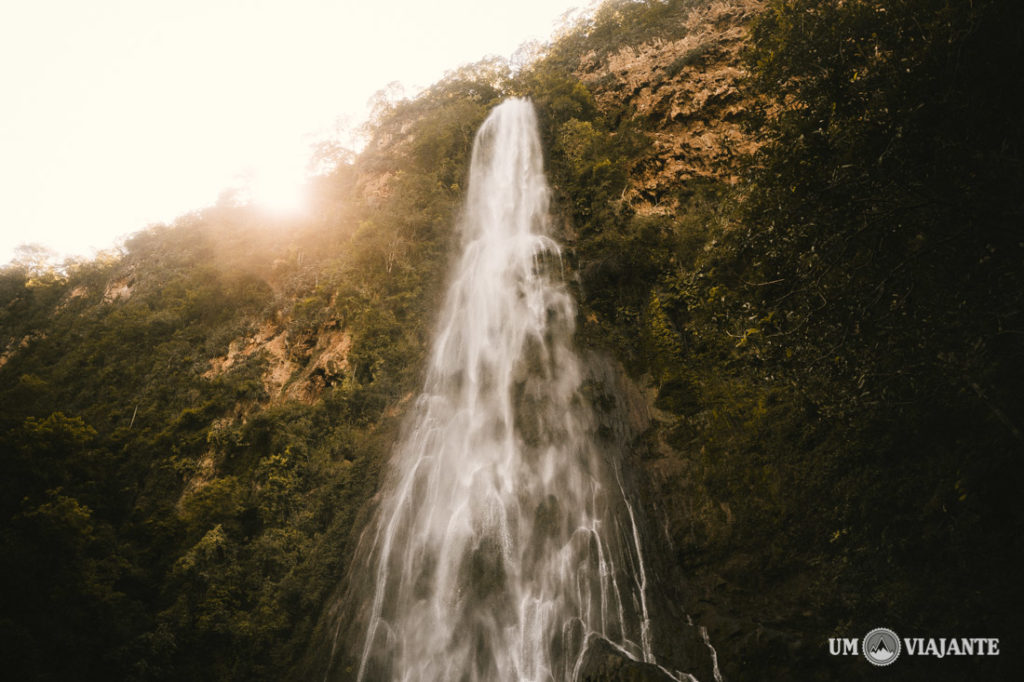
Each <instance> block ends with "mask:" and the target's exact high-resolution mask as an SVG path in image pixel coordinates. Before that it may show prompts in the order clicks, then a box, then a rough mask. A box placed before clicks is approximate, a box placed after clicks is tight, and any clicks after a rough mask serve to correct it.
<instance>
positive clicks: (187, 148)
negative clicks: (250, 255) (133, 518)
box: [0, 0, 587, 264]
mask: <svg viewBox="0 0 1024 682" xmlns="http://www.w3.org/2000/svg"><path fill="white" fill-rule="evenodd" d="M586 4H587V0H517V1H516V2H504V3H497V2H488V1H486V0H434V1H433V2H423V0H419V1H407V0H389V1H385V2H372V1H369V0H363V1H361V2H357V1H353V0H248V1H242V0H161V1H160V2H154V1H152V0H124V1H119V0H89V1H88V2H81V1H80V0H36V1H34V2H15V1H14V0H9V1H5V2H4V3H2V4H0V264H3V263H7V262H9V261H10V260H11V258H12V257H13V256H14V253H15V251H14V249H15V247H16V246H17V245H19V244H27V243H36V244H41V245H43V246H46V247H48V248H50V249H53V250H54V251H55V252H56V253H57V254H58V257H59V258H61V259H62V258H64V257H68V256H79V257H81V256H84V257H92V256H93V255H95V253H96V252H97V251H101V250H105V249H109V248H112V247H114V246H115V245H116V244H117V242H118V240H119V239H123V238H124V237H125V236H127V235H128V234H130V233H132V232H135V231H137V230H139V229H142V228H144V227H145V226H146V225H148V224H152V223H158V222H168V221H171V220H173V219H174V218H175V217H176V216H179V215H182V214H184V213H187V212H188V211H190V210H194V209H198V208H202V207H204V206H208V205H211V204H212V203H214V202H215V201H216V199H217V197H218V196H219V195H220V193H221V192H222V191H223V190H225V189H228V188H230V187H232V186H237V185H238V183H239V179H240V178H247V182H248V183H249V187H250V195H251V196H252V197H253V200H254V201H257V202H260V203H262V204H264V205H266V206H267V207H268V208H271V209H275V210H281V211H285V210H293V209H294V208H295V203H296V201H297V198H296V197H297V196H298V193H297V191H296V190H297V187H298V186H299V185H300V184H301V179H302V177H303V173H304V171H305V167H306V161H307V159H308V157H309V145H310V144H311V143H312V142H313V141H314V140H315V139H318V138H320V137H323V136H325V135H338V134H346V131H351V130H355V129H357V128H358V126H359V124H360V123H362V122H363V121H364V120H365V117H366V115H367V113H368V108H367V103H368V101H369V100H370V99H371V98H372V97H373V95H374V93H376V92H377V91H379V90H381V89H384V88H386V87H387V86H388V85H389V84H390V83H393V82H398V83H401V84H402V86H403V87H404V92H406V93H407V94H414V93H415V92H416V91H417V89H418V88H422V87H426V86H428V85H430V84H431V83H433V82H435V81H436V80H438V79H439V78H441V77H442V76H443V75H444V73H445V71H448V70H451V69H454V68H457V67H458V66H460V65H462V64H466V63H471V62H475V61H477V60H479V59H481V58H483V57H485V56H488V55H501V56H506V57H508V56H510V55H512V54H513V53H514V52H515V51H516V49H517V48H518V47H519V46H520V45H522V44H523V43H525V42H527V41H530V40H540V41H544V40H547V39H548V38H549V37H550V36H551V34H552V33H553V31H554V30H555V29H556V28H557V27H558V25H559V24H560V22H561V19H562V17H563V15H565V13H566V12H567V11H569V10H570V9H573V8H575V7H578V6H584V5H586Z"/></svg>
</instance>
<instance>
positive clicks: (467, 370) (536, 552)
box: [325, 99, 719, 682]
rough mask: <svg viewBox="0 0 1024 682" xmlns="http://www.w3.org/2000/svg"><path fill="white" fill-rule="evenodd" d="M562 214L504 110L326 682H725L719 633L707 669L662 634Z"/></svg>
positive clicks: (506, 106) (361, 551)
mask: <svg viewBox="0 0 1024 682" xmlns="http://www.w3.org/2000/svg"><path fill="white" fill-rule="evenodd" d="M549 201H550V191H549V188H548V186H547V182H546V179H545V176H544V168H543V154H542V149H541V144H540V138H539V134H538V129H537V120H536V115H535V113H534V110H533V106H532V105H531V104H530V103H529V102H527V101H523V100H517V99H512V100H507V101H505V102H504V103H502V104H501V105H499V106H498V107H496V108H495V109H494V110H493V111H492V113H491V114H490V116H489V117H488V118H487V120H486V121H485V122H484V124H483V126H482V127H481V129H480V130H479V132H478V133H477V136H476V140H475V142H474V147H473V153H472V161H471V167H470V181H469V186H468V197H467V200H466V206H465V209H464V213H463V216H462V218H461V221H460V225H459V228H460V230H461V236H462V249H463V251H462V254H461V257H460V258H459V260H458V262H457V264H456V265H455V270H454V273H453V276H452V279H451V284H450V288H449V290H448V293H447V297H446V300H445V303H444V307H443V309H442V312H441V317H440V322H439V325H438V329H437V332H436V337H435V339H434V345H433V349H432V354H431V356H430V359H429V366H428V369H427V377H426V382H425V386H424V389H423V393H422V395H421V396H420V397H419V399H418V400H417V402H416V404H415V406H414V407H413V408H412V414H411V415H410V416H409V417H408V421H407V423H406V427H405V431H404V433H403V436H402V438H401V440H400V442H399V443H398V445H397V447H396V450H395V452H394V454H393V456H392V462H391V471H390V474H389V475H388V477H387V479H386V482H385V484H384V488H383V490H382V491H381V494H380V495H379V496H378V498H379V502H378V506H377V508H376V510H375V511H374V516H373V519H372V520H371V521H370V524H369V526H368V528H367V530H366V531H365V532H364V534H363V537H362V539H361V541H360V544H359V548H358V549H357V552H356V556H355V559H354V562H353V565H352V566H351V567H350V569H349V574H348V578H347V580H348V589H347V596H346V597H344V598H343V599H342V600H341V601H340V603H339V604H338V605H337V606H336V608H335V614H334V618H335V619H336V624H335V625H334V626H333V628H332V630H333V636H332V639H331V642H330V650H331V651H330V660H329V661H328V663H327V672H326V677H325V679H356V680H465V681H467V682H468V681H476V680H480V681H499V680H510V681H511V680H536V681H541V680H575V679H580V678H581V676H582V675H584V674H586V673H585V672H584V668H585V667H586V666H588V665H591V664H592V662H591V663H588V656H590V657H591V658H592V656H591V654H592V653H593V652H595V651H601V652H605V655H606V657H607V654H609V653H610V655H611V656H612V658H615V659H618V660H619V661H620V662H621V663H622V664H625V665H627V666H633V667H634V668H636V669H637V670H638V671H640V670H642V671H645V673H646V675H647V676H645V677H642V679H665V680H668V679H675V680H684V679H695V678H694V677H693V676H692V675H691V674H689V673H688V672H682V671H681V668H684V667H689V670H690V671H700V670H703V671H707V672H708V676H709V677H710V676H713V677H714V678H719V675H718V673H717V666H716V665H714V655H713V649H711V647H710V645H709V644H707V642H706V634H704V633H703V632H702V633H701V634H704V643H703V644H702V645H700V646H699V647H696V648H697V649H700V650H701V651H700V653H699V654H698V655H699V656H701V657H702V659H703V660H702V661H700V662H698V661H695V660H689V661H688V660H687V656H686V654H685V652H684V651H683V650H684V649H686V648H689V649H690V650H691V652H692V651H693V650H694V649H695V647H693V646H690V647H685V646H682V645H679V646H676V644H675V643H672V642H668V641H667V640H666V641H663V638H659V636H658V634H657V633H656V629H657V628H656V624H655V622H654V618H652V610H653V609H655V608H656V607H655V606H654V605H652V595H651V592H652V588H651V585H650V583H651V581H652V575H651V568H650V566H649V564H648V563H646V562H645V556H644V553H643V549H642V546H641V544H642V543H641V539H642V537H643V531H642V527H643V523H642V519H640V517H639V512H638V510H637V509H636V508H635V507H634V505H633V504H632V503H631V501H630V496H629V494H628V492H629V490H630V488H631V485H630V483H629V481H628V477H624V475H623V470H622V467H621V457H622V452H621V451H622V450H623V449H624V447H625V444H626V443H627V442H628V440H629V435H630V434H629V433H628V427H627V426H626V424H625V423H624V419H623V418H622V417H621V415H616V414H614V412H615V411H614V410H611V411H609V410H607V409H606V410H604V411H601V410H600V409H598V408H597V407H595V403H596V402H600V400H599V396H598V394H599V393H600V392H601V391H602V390H607V386H605V387H604V388H603V389H602V388H601V387H600V384H602V383H603V384H609V383H614V379H612V378H609V372H608V371H607V367H603V366H602V365H601V363H598V362H584V361H583V360H582V359H581V357H580V356H579V355H578V354H577V353H576V351H575V350H574V348H573V336H574V326H575V319H576V306H575V303H574V301H573V299H572V297H571V295H570V293H569V291H568V289H567V287H566V286H565V284H564V283H563V281H562V270H563V263H562V254H561V251H560V247H559V245H558V244H557V243H556V242H555V241H554V240H553V239H552V238H551V236H550V231H551V230H550V228H551V225H550V218H549ZM602 374H603V375H604V376H603V378H602V377H601V376H599V375H602ZM595 396H597V397H595ZM606 402H607V401H606ZM684 617H685V616H684ZM689 629H690V630H691V631H696V630H695V629H694V628H693V627H692V624H691V625H690V626H689ZM674 631H675V632H678V631H679V628H678V624H677V626H676V628H675V630H674ZM691 635H692V632H691ZM691 639H692V636H691ZM656 641H658V645H657V646H656ZM656 649H666V650H670V651H671V650H674V651H677V652H680V653H677V654H676V655H675V656H673V657H672V658H673V660H672V663H668V662H667V661H665V660H663V659H664V657H663V656H662V654H661V652H660V651H658V652H657V654H656ZM689 658H690V659H693V658H697V656H693V655H691V656H690V657H689ZM339 659H345V660H346V661H348V665H346V664H339V663H338V660H339ZM637 679H641V678H639V677H638V678H637Z"/></svg>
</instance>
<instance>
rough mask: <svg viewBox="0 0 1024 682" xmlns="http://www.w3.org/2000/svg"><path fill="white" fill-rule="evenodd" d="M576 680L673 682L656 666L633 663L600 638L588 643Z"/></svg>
mask: <svg viewBox="0 0 1024 682" xmlns="http://www.w3.org/2000/svg"><path fill="white" fill-rule="evenodd" d="M578 679H580V680H583V681H584V682H673V680H672V677H670V676H669V675H667V674H666V673H665V672H664V671H662V670H661V668H659V667H658V666H656V665H652V664H650V663H643V662H641V661H634V660H633V659H631V658H629V656H627V655H626V654H624V653H623V652H622V651H620V650H619V649H618V648H617V647H615V646H614V645H613V644H612V643H611V642H609V641H608V640H606V639H604V638H602V637H592V638H591V640H590V642H588V644H587V650H586V652H584V654H583V664H582V666H581V667H580V675H579V678H578Z"/></svg>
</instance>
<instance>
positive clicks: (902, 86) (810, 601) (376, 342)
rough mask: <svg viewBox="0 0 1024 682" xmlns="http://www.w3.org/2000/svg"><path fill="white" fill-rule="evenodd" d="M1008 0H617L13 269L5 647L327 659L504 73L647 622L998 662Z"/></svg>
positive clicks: (72, 675)
mask: <svg viewBox="0 0 1024 682" xmlns="http://www.w3.org/2000/svg"><path fill="white" fill-rule="evenodd" d="M1022 15H1024V9H1022V8H1021V6H1020V5H1019V4H1018V3H1010V2H1004V1H1002V0H982V1H980V2H974V3H948V2H946V1H945V0H919V1H917V2H905V1H900V0H858V1H857V2H843V1H842V0H829V1H827V2H818V1H812V0H766V1H762V0H713V1H710V2H709V1H697V0H667V1H665V2H661V1H658V0H649V1H646V2H629V1H627V0H612V1H611V2H608V3H606V4H605V5H603V6H602V7H600V8H599V9H597V10H596V11H595V12H594V13H593V14H592V15H590V16H587V17H584V18H582V19H580V20H579V21H578V22H577V23H576V24H574V25H571V26H567V27H565V28H564V29H563V31H562V32H561V33H560V34H559V35H557V36H556V37H555V38H554V39H553V40H552V42H551V43H550V44H549V45H547V46H544V48H543V49H541V50H540V51H539V52H538V54H536V55H535V57H534V58H533V61H532V62H530V63H529V64H528V65H527V66H525V67H523V68H521V69H520V70H517V71H514V70H512V68H511V67H510V66H509V65H508V64H506V63H504V62H502V61H500V60H486V61H483V62H480V63H478V64H474V65H469V66H465V67H462V68H460V69H458V70H455V71H453V72H452V73H450V74H449V75H448V76H447V77H446V78H445V79H444V80H442V81H440V82H439V83H437V84H435V85H434V86H432V87H431V88H429V89H428V90H426V91H425V92H424V93H422V94H421V95H419V96H418V97H416V98H415V99H412V100H403V101H397V102H396V101H388V100H386V99H384V98H382V100H381V102H380V106H379V107H378V109H377V111H376V114H375V116H374V119H373V120H372V121H371V122H370V124H369V127H368V133H369V139H370V142H369V144H368V146H367V147H366V149H365V150H364V151H363V152H361V153H360V154H358V155H353V154H351V153H349V152H347V151H346V150H341V149H336V148H333V147H331V146H329V145H326V146H325V147H324V148H323V149H322V150H321V154H320V157H319V158H318V159H316V162H317V166H318V168H320V169H321V173H320V174H319V175H317V176H316V177H315V178H313V179H312V180H311V182H310V186H309V201H310V205H311V206H312V207H313V208H312V210H311V211H310V213H309V216H308V217H305V218H295V219H290V220H287V221H286V220H282V219H281V218H277V217H274V216H272V215H269V214H264V213H261V212H260V211H259V210H257V209H255V208H253V207H250V206H246V205H243V204H241V203H240V202H238V201H237V200H236V198H235V197H232V196H230V195H225V196H224V197H223V198H222V200H221V201H220V202H219V203H218V204H217V205H216V206H212V207H209V208H207V209H204V210H201V211H198V212H196V213H194V214H191V215H187V216H183V217H181V218H180V219H178V220H177V221H175V222H174V223H173V224H171V225H165V226H156V227H151V228H149V229H147V230H144V231H141V232H139V233H137V234H136V235H134V236H133V237H131V238H130V239H129V240H128V241H127V242H126V244H125V246H124V249H123V250H122V251H121V252H119V253H116V254H111V255H108V256H103V257H100V258H97V259H95V260H92V261H81V262H72V263H66V264H64V265H63V266H61V267H52V266H45V265H40V264H38V263H32V262H28V261H26V262H22V263H14V264H11V265H9V266H7V267H5V268H4V269H3V270H2V271H0V467H2V470H0V486H2V487H3V492H2V495H0V576H2V582H3V585H4V590H3V596H2V600H0V641H2V642H3V644H2V645H0V646H2V647H3V649H4V655H3V660H4V661H5V670H6V672H7V674H8V676H9V677H10V678H11V679H38V680H49V679H104V680H106V679H125V680H163V679H168V680H171V679H173V680H179V679H195V680H204V679H209V680H236V679H237V680H264V679H265V680H280V679H305V678H306V677H307V674H308V673H309V671H313V670H317V671H318V670H320V669H322V665H323V661H324V658H325V657H327V656H328V654H327V653H326V652H325V651H324V650H323V642H324V641H325V637H326V635H325V631H326V630H327V629H329V624H330V622H331V617H332V616H331V613H330V610H331V606H332V604H333V603H334V600H335V598H336V596H337V594H338V593H339V592H340V591H343V590H344V587H345V578H346V576H345V572H346V570H347V567H348V565H349V561H350V558H351V555H352V552H353V549H354V546H355V543H356V542H357V539H358V536H359V533H360V531H361V530H362V528H363V526H364V524H365V523H366V518H367V514H368V511H367V510H368V508H369V506H370V505H371V503H372V498H373V495H374V494H375V492H376V491H377V489H378V485H379V478H380V473H381V472H382V471H383V469H384V467H385V466H386V463H387V461H388V456H389V454H390V451H391V447H392V446H393V444H394V441H395V439H396V437H397V434H398V432H399V429H400V425H401V423H402V417H403V415H404V414H405V412H406V410H407V408H408V406H409V404H410V401H411V400H412V399H413V397H414V395H415V394H416V392H417V391H418V390H419V389H420V387H421V385H422V382H423V376H422V374H423V367H424V361H425V356H426V352H427V350H428V347H429V343H430V336H431V330H432V329H433V327H434V323H435V317H436V315H437V314H438V307H439V303H440V295H441V291H442V289H443V287H444V285H445V283H446V277H447V272H448V268H449V265H450V263H451V260H452V258H453V256H454V254H455V251H456V248H457V246H458V244H457V242H456V238H455V236H454V232H453V226H454V224H455V222H456V219H457V217H458V214H459V207H460V202H461V200H462V198H463V196H464V189H465V183H466V175H467V164H468V154H469V149H470V145H471V143H472V140H473V135H474V134H475V132H476V130H477V128H478V127H479V125H480V123H481V122H482V121H483V119H484V117H485V116H486V114H487V112H488V111H489V110H490V109H491V108H492V107H493V106H494V105H495V104H497V103H498V102H500V101H501V100H502V99H504V98H505V97H508V96H526V97H529V98H530V99H532V100H533V102H534V103H535V105H536V107H537V110H538V114H539V117H540V120H541V126H542V131H541V132H542V137H543V142H544V146H545V149H546V152H547V172H548V176H549V180H550V183H551V185H552V187H553V190H554V202H553V206H554V209H555V214H556V221H557V224H558V225H559V231H560V235H559V238H560V240H561V241H562V242H563V243H564V244H565V246H566V261H565V270H566V279H567V281H569V282H570V284H571V286H572V288H573V290H574V292H575V294H576V296H577V298H578V301H579V304H580V320H579V325H578V329H579V331H578V334H577V342H578V344H579V346H580V347H581V348H583V349H584V350H585V352H586V353H587V355H588V357H590V358H592V359H593V365H594V367H600V368H603V369H602V370H601V371H604V372H606V373H607V374H608V375H609V376H610V377H611V378H609V379H608V383H609V384H614V385H616V386H617V387H618V389H617V391H616V392H615V395H613V396H605V397H604V398H606V399H607V400H609V401H612V402H617V405H616V406H614V408H612V407H610V408H608V409H618V410H620V411H622V412H623V413H625V414H627V415H628V418H629V423H630V431H631V437H632V438H633V443H632V447H631V449H630V454H629V457H628V458H627V461H626V462H625V466H626V467H628V469H629V472H630V474H629V475H630V478H631V479H632V480H633V482H634V483H635V487H636V490H637V495H638V499H639V501H640V505H641V507H642V514H643V517H644V519H645V525H646V535H647V540H648V546H649V548H650V553H651V554H652V555H653V558H652V561H653V562H654V563H655V565H656V569H657V570H656V573H657V576H656V578H657V581H658V582H659V584H660V585H661V589H662V590H663V601H664V606H663V611H664V613H663V614H662V615H663V618H664V620H665V623H664V627H665V628H666V629H667V630H671V629H672V627H673V626H672V625H671V622H672V621H673V620H674V621H675V622H677V623H678V622H681V620H683V619H685V618H686V616H687V615H688V616H689V617H691V618H692V619H693V621H694V622H695V623H697V624H699V625H701V626H704V627H706V628H707V632H708V635H709V638H710V641H711V642H712V643H713V645H714V646H715V648H716V650H717V653H718V660H719V664H720V666H721V672H722V675H723V677H724V679H726V680H731V681H733V680H748V679H749V680H758V679H765V678H767V679H775V680H808V679H817V680H833V679H844V680H845V679H849V680H856V679H862V678H863V677H864V676H865V675H866V674H867V673H865V670H868V669H870V666H869V665H868V664H867V663H866V662H865V661H864V660H862V659H860V658H859V657H858V658H856V659H853V658H846V657H833V656H830V655H829V654H828V649H827V646H828V638H829V637H851V638H854V637H856V638H859V637H862V636H863V635H864V633H866V632H867V631H868V630H870V629H872V628H874V627H879V626H886V627H890V628H893V629H894V630H895V631H896V632H898V633H900V634H901V635H904V634H906V635H907V636H921V637H1000V638H1001V640H1002V647H1001V648H1002V650H1003V654H1002V655H1001V656H1000V657H999V658H998V659H983V658H964V659H961V660H950V659H946V660H929V659H922V658H918V659H912V658H909V657H908V659H907V660H901V661H899V662H898V663H896V664H895V665H896V666H898V667H899V668H900V673H899V675H900V679H928V680H938V679H950V680H959V679H975V678H983V679H1000V678H1001V677H1005V676H1007V675H1008V673H1009V671H1012V670H1014V669H1016V668H1018V667H1019V665H1020V656H1019V651H1020V650H1021V649H1020V647H1019V646H1018V645H1017V644H1018V643H1019V642H1020V639H1021V634H1022V633H1021V628H1020V625H1019V624H1018V623H1017V621H1016V618H1015V616H1016V614H1015V605H1016V604H1019V603H1021V598H1022V595H1021V588H1020V585H1019V581H1018V580H1017V579H1016V577H1015V576H1016V573H1017V570H1016V569H1017V566H1018V565H1019V563H1020V559H1021V558H1022V552H1021V549H1022V548H1021V538H1022V537H1024V534H1022V532H1021V531H1022V529H1024V517H1022V514H1021V511H1020V509H1019V505H1016V504H1014V502H1015V496H1016V490H1017V489H1019V488H1020V486H1021V483H1022V480H1021V478H1022V473H1024V459H1022V456H1024V435H1022V430H1024V419H1022V417H1024V403H1022V396H1021V393H1020V391H1019V386H1020V385H1022V382H1024V321H1022V318H1021V315H1022V309H1024V301H1022V292H1024V286H1022V285H1024V282H1022V281H1021V279H1022V276H1024V241H1022V237H1021V232H1020V228H1021V224H1022V219H1024V202H1022V199H1021V195H1020V192H1019V188H1020V187H1021V186H1022V184H1024V164H1022V139H1021V133H1022V129H1021V126H1020V124H1019V107H1018V106H1017V103H1016V100H1015V96H1016V94H1015V93H1016V91H1017V89H1018V87H1019V85H1020V84H1022V83H1024V74H1022V69H1024V59H1021V57H1022V56H1024V34H1022V30H1021V28H1020V27H1021V26H1024V16H1022ZM595 371H596V370H595ZM680 627H681V626H680ZM667 638H668V636H666V639H667ZM681 655H682V656H684V657H685V656H686V653H685V652H684V653H683V654H681ZM612 668H614V666H612ZM871 672H875V671H873V670H871ZM627 673H628V671H623V670H621V669H620V670H619V672H618V673H615V672H610V673H606V677H605V678H602V679H626V677H625V676H626V675H627ZM710 674H711V673H710V671H702V674H698V677H700V679H701V680H702V682H707V679H706V678H707V677H708V675H710ZM616 675H618V677H616Z"/></svg>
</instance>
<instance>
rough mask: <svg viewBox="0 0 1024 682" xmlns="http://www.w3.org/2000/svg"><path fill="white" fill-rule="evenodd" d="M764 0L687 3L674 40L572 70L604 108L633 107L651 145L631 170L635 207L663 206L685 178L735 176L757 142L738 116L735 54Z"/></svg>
mask: <svg viewBox="0 0 1024 682" xmlns="http://www.w3.org/2000/svg"><path fill="white" fill-rule="evenodd" d="M763 6H764V2H763V0H718V1H717V2H711V3H708V4H707V6H705V7H701V8H697V9H694V11H693V12H691V13H690V15H689V17H688V18H687V19H686V25H685V29H684V31H685V35H684V37H683V38H680V39H678V40H661V39H656V40H653V41H651V42H647V43H642V44H640V45H637V46H633V47H628V48H623V49H621V50H619V51H618V52H615V53H613V54H611V55H609V56H607V57H598V56H596V55H593V54H591V55H589V56H588V57H585V58H584V60H583V62H582V63H581V64H580V68H579V72H578V75H579V77H580V79H581V80H582V81H583V82H584V83H586V84H587V86H588V87H589V88H590V89H591V91H592V92H594V94H595V98H596V100H597V102H598V104H599V105H600V106H601V107H602V108H603V109H624V110H628V111H632V112H634V113H633V118H634V119H635V120H638V121H641V122H643V123H644V125H645V128H647V134H648V135H649V136H650V138H651V139H652V141H653V145H654V149H653V150H652V153H651V154H649V155H648V156H647V158H646V159H645V160H644V161H643V162H641V164H639V165H638V166H637V167H636V168H634V169H633V172H632V182H631V185H630V187H629V189H628V190H627V192H626V196H625V199H626V200H627V201H628V202H629V204H630V205H631V207H632V208H633V209H634V210H636V211H637V212H638V213H670V212H672V211H674V210H675V209H676V208H677V207H678V200H677V199H676V196H677V194H678V192H679V190H680V189H681V188H683V187H685V185H686V184H687V183H692V182H694V181H700V180H702V179H716V180H726V181H729V182H735V181H736V180H737V176H736V169H735V163H736V161H737V157H738V156H739V155H741V154H746V153H749V152H751V151H753V150H754V149H755V148H756V144H755V142H754V140H753V139H752V137H751V136H750V135H749V134H747V133H746V132H744V130H743V129H742V127H741V123H740V118H741V116H742V114H743V113H744V112H745V111H746V110H747V109H749V107H750V106H751V105H752V103H753V101H752V100H751V99H750V97H749V96H747V95H745V94H744V93H743V92H741V90H740V88H739V82H740V79H741V78H742V77H743V75H744V71H743V69H742V66H741V63H740V53H741V51H742V49H743V47H744V45H745V41H746V36H747V27H748V25H749V23H750V20H751V19H752V18H753V17H754V16H755V14H756V13H757V12H758V11H759V10H760V9H761V8H762V7H763Z"/></svg>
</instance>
